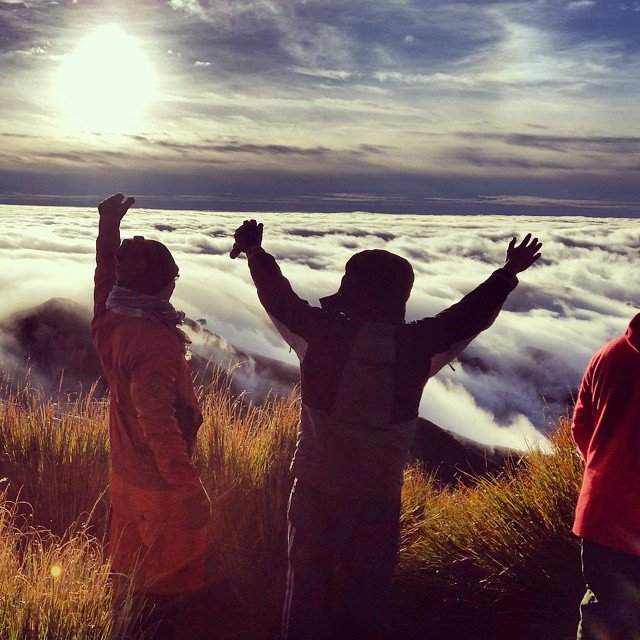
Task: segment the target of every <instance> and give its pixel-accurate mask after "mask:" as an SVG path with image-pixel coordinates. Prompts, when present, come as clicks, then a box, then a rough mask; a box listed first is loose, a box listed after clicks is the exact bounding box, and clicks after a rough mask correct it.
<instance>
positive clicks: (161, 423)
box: [130, 345, 211, 529]
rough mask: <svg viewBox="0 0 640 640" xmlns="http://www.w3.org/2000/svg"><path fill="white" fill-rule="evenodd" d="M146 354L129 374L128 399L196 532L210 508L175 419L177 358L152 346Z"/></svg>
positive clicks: (164, 350)
mask: <svg viewBox="0 0 640 640" xmlns="http://www.w3.org/2000/svg"><path fill="white" fill-rule="evenodd" d="M146 351H147V353H146V355H144V356H142V357H141V358H140V359H139V361H137V362H136V363H134V365H133V368H132V371H131V385H130V392H131V400H132V401H133V406H134V407H135V410H136V414H137V417H138V422H139V423H140V426H141V428H142V431H143V432H144V434H145V436H146V437H147V442H148V443H149V447H150V448H151V450H152V451H153V455H154V457H155V460H156V465H157V467H158V471H160V475H161V476H162V477H163V479H164V480H165V482H166V483H167V484H168V485H170V486H171V488H172V489H174V490H176V491H179V492H180V494H181V496H182V505H183V508H184V509H185V514H186V517H187V526H188V527H190V528H193V529H197V528H199V527H201V526H204V525H205V524H206V522H207V520H208V518H209V513H210V506H211V505H210V501H209V497H208V495H207V492H206V491H205V489H204V487H203V486H202V482H201V481H200V478H199V476H198V472H197V471H196V468H195V466H194V464H193V461H192V460H191V457H190V456H189V452H188V451H187V443H186V441H185V439H184V436H183V435H182V432H181V431H180V428H179V426H178V420H177V418H176V411H175V407H174V403H175V400H176V391H175V389H176V376H177V369H178V362H177V357H176V354H175V353H171V352H170V351H167V350H166V349H163V350H160V349H157V348H156V347H155V345H154V346H152V347H151V348H150V349H148V350H146Z"/></svg>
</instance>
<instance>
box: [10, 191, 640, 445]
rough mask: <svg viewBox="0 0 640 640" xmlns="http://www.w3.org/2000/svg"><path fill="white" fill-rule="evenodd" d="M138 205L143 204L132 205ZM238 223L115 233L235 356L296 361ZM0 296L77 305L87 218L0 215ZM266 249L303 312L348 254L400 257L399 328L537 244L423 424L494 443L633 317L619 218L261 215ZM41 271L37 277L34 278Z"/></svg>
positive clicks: (71, 212) (159, 214)
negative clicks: (539, 252)
mask: <svg viewBox="0 0 640 640" xmlns="http://www.w3.org/2000/svg"><path fill="white" fill-rule="evenodd" d="M140 204H144V203H143V202H141V203H140ZM243 217H244V216H242V215H240V214H231V213H199V212H190V211H173V212H167V211H153V210H144V209H133V210H132V211H131V212H130V213H129V215H128V216H127V218H126V219H125V223H124V235H125V237H126V236H131V235H134V234H138V233H142V234H144V235H145V236H147V237H151V238H156V239H159V240H161V241H163V242H165V243H166V244H167V245H168V246H169V247H170V248H171V250H172V251H173V252H174V254H175V256H176V259H177V261H178V263H179V265H180V270H181V274H182V277H181V278H180V280H179V283H178V288H177V290H176V294H175V295H176V303H177V304H178V305H179V306H181V307H183V308H184V309H185V311H186V312H187V313H188V315H189V316H190V317H192V318H194V319H199V318H205V319H206V320H207V324H208V327H209V328H210V329H211V330H212V331H213V332H215V333H217V334H219V335H221V336H222V337H224V338H225V339H226V340H228V341H229V342H230V343H232V344H235V345H237V346H238V347H240V348H242V349H245V350H248V351H251V352H255V353H258V354H261V355H265V356H269V357H272V358H276V359H278V360H281V361H283V362H288V363H294V362H295V361H294V358H293V356H292V354H291V353H289V350H288V348H287V347H286V345H285V344H284V343H283V342H282V340H281V339H280V337H279V336H278V335H277V333H276V332H275V331H274V329H273V328H272V326H271V325H270V323H269V321H268V319H267V317H266V314H265V313H264V311H263V310H262V308H261V307H260V304H259V302H258V300H257V297H256V295H255V290H254V287H253V284H252V282H251V280H250V276H249V273H248V269H247V266H246V263H245V261H244V260H242V259H240V260H236V261H231V260H230V259H229V258H228V251H229V249H230V238H231V236H232V232H233V231H234V230H235V227H236V226H237V225H238V224H239V223H240V222H241V221H242V218H243ZM0 219H1V220H2V225H3V237H2V238H1V239H0V266H2V269H0V273H2V274H3V275H0V291H1V292H2V296H3V307H4V310H5V312H6V313H10V312H12V311H15V310H19V309H23V308H25V307H28V306H32V305H35V304H38V303H40V302H43V301H45V300H47V299H49V298H51V297H54V296H61V297H67V298H71V299H73V300H75V301H78V302H80V303H83V304H86V305H87V306H88V305H89V300H90V287H91V284H90V283H91V275H92V268H93V251H94V238H93V235H94V233H95V223H96V213H95V212H94V210H93V209H85V208H62V207H60V208H58V207H56V208H49V207H6V206H3V207H0ZM261 219H262V220H263V222H264V223H265V246H266V248H267V249H268V250H269V251H271V252H272V253H273V254H274V255H275V256H276V257H277V259H278V260H279V261H280V263H281V266H282V268H283V271H284V273H285V274H286V275H287V277H289V279H290V280H291V282H292V283H293V285H294V288H295V289H296V291H297V292H298V293H299V294H300V295H301V296H303V297H305V298H306V299H308V300H309V301H310V302H311V303H313V304H317V303H318V299H319V298H320V297H321V296H324V295H327V294H329V293H332V292H333V291H335V290H336V289H337V286H338V284H339V280H340V276H341V273H342V269H343V267H344V263H345V262H346V260H347V259H348V257H349V256H350V255H351V254H352V253H353V252H355V251H358V250H361V249H365V248H376V247H380V248H381V247H384V248H386V249H388V250H391V251H395V252H397V253H400V254H401V255H404V256H406V257H407V258H408V259H410V260H411V261H412V263H413V265H414V268H415V270H416V276H417V277H416V286H415V289H414V293H413V295H412V298H411V301H410V304H409V311H408V313H409V319H417V318H419V317H423V316H427V315H433V314H436V313H438V312H439V311H441V310H442V309H444V308H446V307H447V306H449V305H450V304H452V303H454V302H456V301H457V300H459V299H460V298H461V297H462V296H463V295H464V294H465V293H467V292H469V291H470V290H471V289H473V287H474V286H476V285H477V284H479V283H480V282H482V281H483V280H484V279H485V278H486V277H488V275H489V274H490V273H491V271H492V270H493V269H494V268H497V267H498V266H499V265H500V264H501V263H502V260H503V259H504V250H505V247H506V245H507V243H508V241H509V239H510V238H511V237H512V236H513V235H518V236H522V235H524V234H525V233H526V232H528V231H533V232H534V233H536V234H538V235H539V237H540V238H541V239H542V240H543V241H544V243H545V246H544V256H543V259H542V260H541V262H540V264H538V265H537V266H536V267H535V268H534V269H532V270H530V271H529V272H527V273H525V274H524V275H523V276H522V278H521V283H520V285H519V287H518V288H517V289H516V291H515V292H514V293H513V294H512V295H511V296H510V297H509V300H508V301H507V304H506V305H505V308H504V311H503V312H502V313H501V315H500V316H499V318H498V320H497V321H496V323H495V324H494V326H493V327H492V328H491V329H490V330H489V331H487V332H485V333H484V334H483V335H482V336H481V337H480V338H479V339H478V340H476V341H475V342H474V343H473V344H472V345H471V346H470V347H469V348H468V349H467V350H466V351H465V352H464V353H463V354H462V356H461V357H460V361H459V362H458V363H457V364H456V363H454V368H455V371H454V370H452V369H450V368H445V369H444V370H443V371H442V372H441V373H440V374H439V375H438V377H437V379H436V380H434V381H432V382H431V383H430V384H429V385H428V386H427V390H426V392H425V395H424V398H423V402H422V406H421V413H422V415H424V416H425V417H426V418H430V419H432V420H433V421H434V422H436V423H437V424H439V425H441V426H443V427H446V428H448V429H451V430H453V431H456V432H458V433H461V434H463V435H466V436H469V437H473V438H475V439H478V440H482V441H484V442H489V443H493V444H503V445H504V444H511V445H514V444H518V445H523V444H524V443H525V442H534V441H535V439H536V437H538V435H537V434H539V433H540V432H544V431H546V430H548V428H549V425H554V424H556V421H557V416H558V415H559V414H563V413H566V412H567V411H569V410H570V407H571V404H572V396H573V394H574V393H575V390H576V388H577V386H578V384H579V381H580V378H581V375H582V372H583V371H584V368H585V366H586V364H587V362H588V360H589V358H590V357H591V355H592V354H593V353H594V352H595V350H596V349H597V348H599V347H600V346H601V345H602V344H604V343H605V342H607V341H608V340H610V339H612V338H613V337H614V336H616V335H618V334H619V333H621V332H622V331H623V330H624V329H625V327H626V325H627V323H628V321H629V319H630V318H631V317H632V316H633V315H634V314H635V312H636V309H637V308H638V307H639V306H640V284H639V283H638V281H637V278H635V276H634V274H635V273H636V271H637V265H638V258H639V253H640V238H639V236H638V234H637V229H636V225H635V223H634V222H633V221H632V220H629V219H611V218H601V219H588V218H578V217H574V218H539V217H529V218H526V217H515V218H513V217H512V218H509V217H503V216H484V217H462V216H396V215H370V214H353V215H348V216H346V215H340V214H331V215H322V214H302V213H290V214H264V215H261ZM45 274H46V276H45Z"/></svg>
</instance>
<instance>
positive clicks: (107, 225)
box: [93, 220, 120, 318]
mask: <svg viewBox="0 0 640 640" xmlns="http://www.w3.org/2000/svg"><path fill="white" fill-rule="evenodd" d="M119 248H120V227H119V225H118V224H117V223H114V222H112V221H105V220H100V224H99V226H98V239H97V240H96V271H95V275H94V290H93V317H94V318H97V317H98V316H99V315H101V314H102V313H104V312H105V311H106V306H105V305H106V302H107V298H108V297H109V294H110V293H111V289H113V285H114V284H115V283H116V253H117V252H118V249H119Z"/></svg>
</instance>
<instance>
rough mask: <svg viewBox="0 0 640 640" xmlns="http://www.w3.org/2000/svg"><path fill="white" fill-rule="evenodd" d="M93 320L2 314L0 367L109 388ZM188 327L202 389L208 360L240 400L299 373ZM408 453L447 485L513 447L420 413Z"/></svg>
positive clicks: (75, 386) (494, 465)
mask: <svg viewBox="0 0 640 640" xmlns="http://www.w3.org/2000/svg"><path fill="white" fill-rule="evenodd" d="M90 322H91V316H90V313H89V311H88V310H87V309H85V308H84V307H82V306H80V305H78V304H76V303H74V302H71V301H70V300H64V299H60V298H53V299H51V300H49V301H48V302H45V303H44V304H42V305H39V306H37V307H34V308H31V309H27V310H24V311H21V312H19V313H16V314H14V315H12V316H10V317H9V318H5V319H4V320H2V321H0V335H1V336H2V343H1V347H2V355H3V359H4V360H5V364H4V367H3V370H4V371H9V372H10V374H11V372H15V373H21V372H22V374H25V373H26V372H27V371H28V373H29V379H30V381H31V382H32V383H36V384H37V386H39V387H41V388H43V389H44V390H45V392H47V393H52V392H55V391H57V390H58V389H60V390H62V391H63V392H64V393H71V394H76V393H78V392H79V391H81V390H84V391H87V390H89V389H91V388H92V386H93V385H94V383H95V381H96V380H99V382H98V384H97V386H96V390H95V391H96V394H97V395H98V396H101V395H103V394H104V393H106V391H107V388H106V385H105V384H104V381H103V380H102V378H101V373H102V372H101V369H100V363H99V360H98V357H97V355H96V352H95V350H94V348H93V344H92V341H91V334H90V330H89V325H90ZM186 325H187V326H186V329H187V331H188V333H189V335H190V337H191V339H192V340H193V345H192V348H191V351H192V357H191V360H190V362H189V364H190V367H191V370H192V373H193V375H194V377H195V379H196V380H197V381H198V383H199V384H201V385H203V386H205V387H207V386H208V385H210V384H211V382H212V379H213V377H216V378H218V379H219V378H220V376H221V375H222V376H223V377H225V376H224V375H223V374H221V373H220V371H219V370H218V369H217V368H215V367H212V364H213V365H217V367H219V368H220V369H222V371H223V372H226V371H231V372H232V375H231V376H230V377H229V379H228V380H225V382H224V385H225V386H226V385H230V388H231V391H232V393H233V394H234V395H235V396H242V397H243V400H252V401H254V402H258V403H263V402H265V401H266V400H267V398H268V397H269V396H270V395H271V394H272V393H274V392H275V393H276V394H278V395H280V396H288V395H290V394H291V393H292V391H293V389H294V388H295V385H296V384H297V382H298V377H299V374H298V369H297V368H296V367H292V366H290V365H287V364H284V363H282V362H278V361H277V360H273V359H270V358H265V357H264V356H260V355H257V354H254V353H249V352H247V351H243V350H241V349H239V348H237V347H235V346H234V345H232V344H230V343H228V342H227V341H226V340H225V339H224V338H222V337H220V336H218V335H216V334H214V333H213V332H211V331H209V330H208V329H207V328H206V327H204V326H203V325H202V324H200V323H198V322H195V321H193V320H187V322H186ZM15 373H13V374H12V375H15ZM411 456H412V459H414V460H416V461H417V462H419V463H420V464H421V465H422V466H423V468H424V469H425V470H426V471H427V472H429V473H432V474H433V475H434V477H435V478H437V479H438V480H439V481H441V482H444V483H446V484H452V483H455V482H457V481H458V480H463V481H466V480H467V479H468V478H469V477H470V476H477V475H482V474H484V473H496V472H499V471H500V470H502V469H503V468H504V465H505V460H506V459H507V458H509V457H514V456H515V453H514V452H510V451H509V450H507V449H499V448H496V449H494V448H492V447H487V446H484V445H482V444H480V443H476V442H474V441H472V440H468V439H464V438H461V437H459V436H456V435H454V434H452V433H450V432H449V431H446V430H445V429H442V428H440V427H438V426H437V425H435V424H433V423H432V422H429V421H427V420H424V419H420V420H419V424H418V428H417V431H416V437H415V440H414V443H413V446H412V449H411Z"/></svg>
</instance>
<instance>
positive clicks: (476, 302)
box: [408, 269, 518, 374]
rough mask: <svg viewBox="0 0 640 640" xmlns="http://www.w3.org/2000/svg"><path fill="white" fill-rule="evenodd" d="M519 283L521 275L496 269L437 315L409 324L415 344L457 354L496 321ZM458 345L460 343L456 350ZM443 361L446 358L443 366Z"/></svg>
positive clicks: (431, 350) (432, 349) (431, 351)
mask: <svg viewBox="0 0 640 640" xmlns="http://www.w3.org/2000/svg"><path fill="white" fill-rule="evenodd" d="M517 284H518V279H517V278H516V277H515V276H513V275H511V274H510V273H508V272H507V271H504V270H503V269H498V270H497V271H494V272H493V273H492V274H491V276H490V277H489V278H488V279H487V280H485V282H483V283H482V284H481V285H480V286H479V287H477V288H476V289H474V290H473V291H472V292H471V293H469V294H467V295H466V296H465V297H464V298H462V300H460V302H458V303H456V304H454V305H453V306H451V307H449V308H448V309H445V310H444V311H442V312H441V313H439V314H438V315H437V316H435V317H434V318H424V319H422V320H418V321H417V322H414V323H412V324H410V325H408V327H409V330H410V332H412V333H413V340H415V341H416V343H417V345H416V346H419V347H420V348H421V349H423V350H426V352H427V353H430V354H431V355H432V356H435V355H436V354H442V353H449V352H450V353H451V354H452V357H454V356H455V355H457V353H459V352H460V351H462V349H464V347H466V346H467V345H468V344H469V342H471V340H473V338H475V337H476V336H477V335H478V334H479V333H481V332H482V331H484V330H485V329H488V328H489V327H490V326H491V325H492V324H493V321H494V320H495V319H496V317H497V316H498V313H500V310H501V309H502V305H503V304H504V302H505V300H506V299H507V296H508V295H509V294H510V293H511V291H513V289H515V287H516V286H517ZM456 345H459V348H458V349H457V350H456ZM456 352H457V353H456ZM449 359H451V358H449ZM447 361H448V360H447ZM444 364H446V362H443V364H442V366H444ZM432 374H433V372H432Z"/></svg>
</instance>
